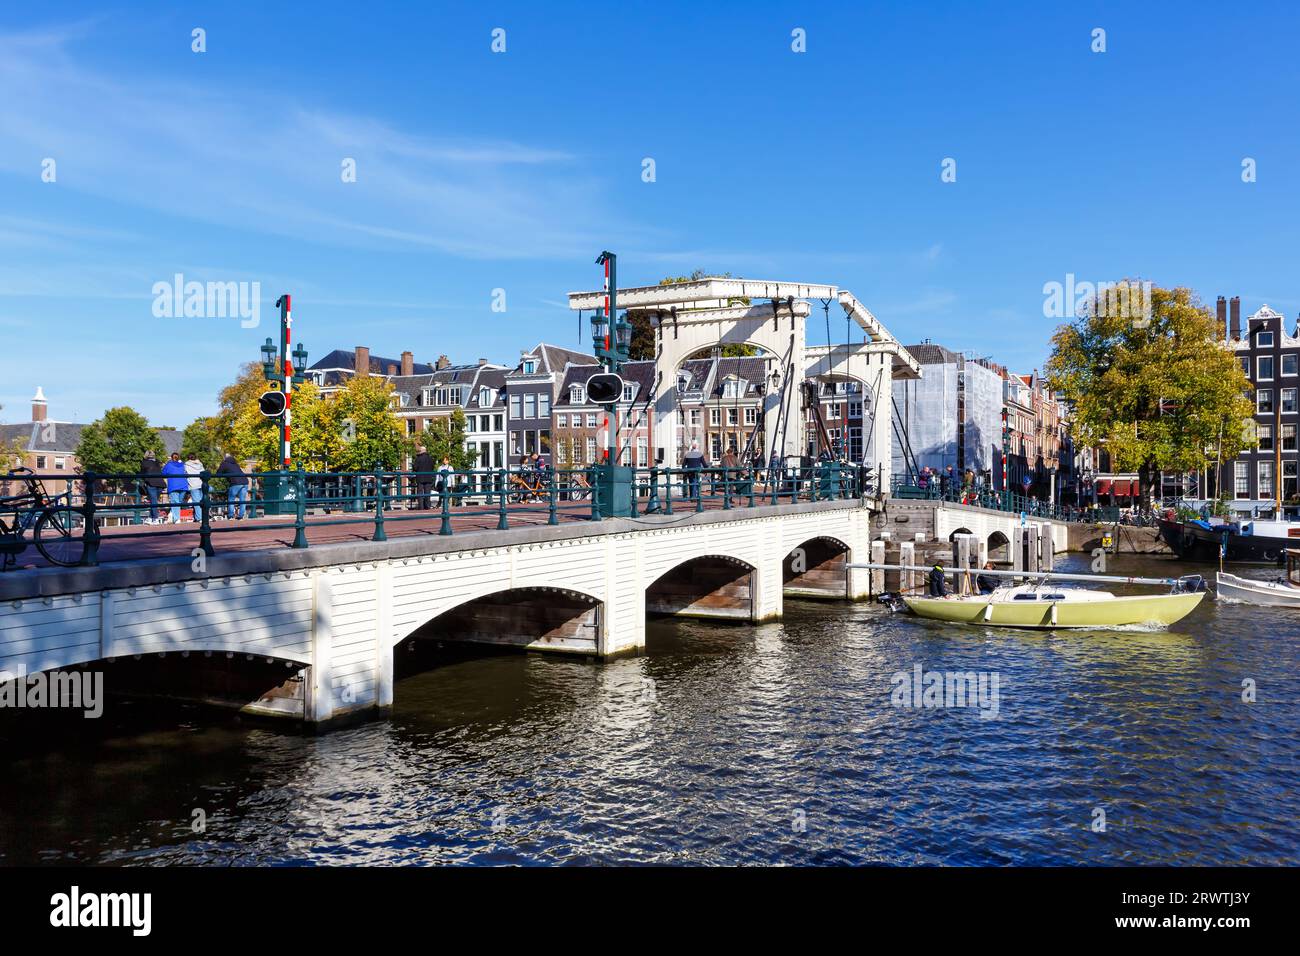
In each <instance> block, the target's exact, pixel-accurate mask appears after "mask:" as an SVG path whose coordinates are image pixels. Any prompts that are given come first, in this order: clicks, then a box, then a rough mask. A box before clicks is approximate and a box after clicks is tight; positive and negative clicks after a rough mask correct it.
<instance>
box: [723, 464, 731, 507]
mask: <svg viewBox="0 0 1300 956" xmlns="http://www.w3.org/2000/svg"><path fill="white" fill-rule="evenodd" d="M722 510H723V511H730V510H731V469H730V468H727V467H725V466H724V467H723V469H722Z"/></svg>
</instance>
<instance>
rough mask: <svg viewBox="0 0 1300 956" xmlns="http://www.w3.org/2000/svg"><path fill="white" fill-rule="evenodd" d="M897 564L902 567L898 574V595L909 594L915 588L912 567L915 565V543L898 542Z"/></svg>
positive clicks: (914, 574) (914, 573) (914, 576)
mask: <svg viewBox="0 0 1300 956" xmlns="http://www.w3.org/2000/svg"><path fill="white" fill-rule="evenodd" d="M898 563H899V564H901V565H902V566H903V568H902V570H901V571H899V572H898V590H899V593H900V594H911V593H912V589H913V588H914V587H916V572H915V571H913V570H912V565H913V564H915V563H916V542H914V541H900V542H898Z"/></svg>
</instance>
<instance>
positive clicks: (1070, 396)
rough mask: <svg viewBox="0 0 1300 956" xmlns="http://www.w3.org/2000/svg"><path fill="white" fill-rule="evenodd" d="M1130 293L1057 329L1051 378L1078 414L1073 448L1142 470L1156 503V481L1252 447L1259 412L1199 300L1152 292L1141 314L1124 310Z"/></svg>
mask: <svg viewBox="0 0 1300 956" xmlns="http://www.w3.org/2000/svg"><path fill="white" fill-rule="evenodd" d="M1135 286H1136V284H1135V283H1128V287H1129V288H1133V287H1135ZM1124 287H1125V283H1120V284H1119V287H1118V288H1113V289H1109V290H1103V291H1102V292H1101V293H1099V294H1098V295H1097V296H1095V297H1094V298H1093V300H1092V301H1091V302H1090V303H1089V304H1088V305H1087V306H1085V307H1084V309H1083V310H1081V314H1080V315H1079V317H1078V318H1076V319H1075V320H1074V321H1073V322H1071V323H1069V324H1067V325H1063V326H1061V327H1060V328H1058V329H1057V330H1056V333H1055V335H1053V337H1052V345H1053V351H1052V356H1051V358H1050V359H1049V360H1048V363H1047V378H1048V384H1049V385H1050V386H1051V387H1052V388H1053V389H1054V390H1056V391H1057V392H1059V393H1060V394H1061V396H1062V397H1063V398H1064V399H1065V400H1066V401H1068V402H1069V403H1070V404H1071V405H1072V406H1073V409H1074V413H1073V420H1072V421H1071V423H1070V429H1071V434H1072V437H1073V438H1074V441H1075V444H1076V445H1090V446H1093V447H1100V448H1103V449H1104V450H1105V451H1106V452H1107V453H1108V454H1109V455H1110V460H1111V465H1112V467H1114V468H1115V469H1117V470H1121V471H1136V472H1137V473H1138V475H1139V479H1140V482H1141V486H1142V491H1143V495H1144V496H1145V497H1147V498H1148V499H1149V498H1150V497H1151V488H1152V486H1153V485H1154V484H1155V482H1156V478H1157V475H1158V473H1159V472H1161V471H1170V472H1179V473H1182V472H1189V471H1197V470H1199V469H1200V468H1202V467H1203V466H1204V465H1205V464H1206V463H1207V461H1214V460H1219V461H1225V460H1228V459H1231V458H1233V457H1235V456H1236V455H1237V454H1238V452H1240V451H1241V450H1242V449H1243V448H1245V447H1248V446H1249V445H1250V443H1251V440H1250V437H1249V436H1250V432H1249V428H1250V422H1251V421H1252V416H1253V414H1254V403H1253V402H1252V400H1251V398H1250V397H1249V393H1250V388H1251V385H1250V382H1249V380H1248V379H1247V378H1246V375H1245V373H1244V372H1243V371H1242V368H1241V365H1240V364H1239V363H1238V361H1237V358H1236V356H1235V355H1234V354H1233V353H1232V352H1231V351H1229V350H1228V349H1227V347H1226V346H1225V345H1224V343H1223V330H1222V329H1220V328H1218V325H1217V322H1216V321H1215V318H1214V315H1213V314H1212V313H1211V311H1210V310H1209V309H1208V308H1207V307H1206V306H1205V305H1203V304H1202V303H1201V301H1200V299H1198V298H1197V296H1196V295H1195V293H1193V292H1192V291H1191V290H1190V289H1186V288H1174V289H1161V288H1154V287H1152V288H1151V290H1150V294H1149V296H1147V301H1148V303H1149V308H1148V309H1146V310H1144V311H1143V312H1142V313H1140V314H1138V313H1135V312H1134V311H1133V310H1132V309H1131V308H1127V307H1125V306H1126V305H1129V304H1131V303H1129V301H1128V300H1127V299H1126V298H1124V297H1123V296H1122V295H1121V291H1120V290H1121V289H1123V288H1124Z"/></svg>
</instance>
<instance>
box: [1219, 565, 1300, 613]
mask: <svg viewBox="0 0 1300 956" xmlns="http://www.w3.org/2000/svg"><path fill="white" fill-rule="evenodd" d="M1214 592H1215V596H1216V597H1218V599H1219V600H1220V601H1241V602H1243V603H1246V604H1265V605H1269V606H1271V607H1300V588H1297V587H1292V586H1291V585H1289V584H1275V583H1273V582H1270V581H1252V580H1250V579H1249V578H1239V577H1237V576H1236V575H1235V574H1225V573H1224V572H1222V571H1220V572H1219V573H1218V574H1216V575H1215V577H1214Z"/></svg>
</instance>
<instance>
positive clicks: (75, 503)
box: [0, 462, 869, 565]
mask: <svg viewBox="0 0 1300 956" xmlns="http://www.w3.org/2000/svg"><path fill="white" fill-rule="evenodd" d="M623 471H624V472H625V474H626V476H627V477H626V478H625V479H624V481H623V489H624V490H623V491H622V493H620V492H619V490H618V489H617V488H613V489H611V488H609V487H607V482H603V481H602V480H601V479H600V470H599V469H597V468H595V467H590V466H589V467H578V468H558V469H557V468H544V469H538V470H534V469H527V468H522V469H521V468H513V469H506V468H500V469H453V468H450V467H444V468H440V469H438V470H437V471H433V472H414V471H401V470H393V469H383V468H377V469H374V470H372V471H364V472H307V471H303V470H301V469H299V470H297V471H268V472H249V473H245V474H242V475H239V476H224V475H218V474H215V473H213V472H210V471H208V470H206V469H204V470H202V471H200V472H198V473H197V474H189V473H187V474H185V475H184V476H182V475H171V476H168V475H158V474H156V473H155V474H144V473H135V472H132V473H121V472H119V473H111V474H109V473H85V474H80V475H73V476H69V475H68V474H66V473H63V474H58V475H9V476H3V475H0V498H3V497H5V496H6V495H7V494H9V493H11V492H16V491H18V490H19V489H21V488H23V487H39V485H33V484H31V483H32V482H39V483H43V484H44V485H45V486H46V487H48V488H51V489H58V490H59V493H60V496H59V498H58V500H57V502H56V504H57V507H58V508H59V509H60V511H61V513H62V514H63V515H64V516H65V517H64V520H63V521H62V526H63V527H65V528H66V529H67V531H68V533H69V534H71V535H74V536H75V537H76V542H75V543H76V544H78V545H79V548H74V549H68V548H64V549H62V551H63V552H64V553H73V554H75V555H76V558H75V560H69V561H68V562H67V563H69V564H72V563H75V564H81V565H95V564H98V563H99V548H100V545H101V542H102V539H103V537H104V534H103V532H104V531H106V530H110V529H111V535H112V540H113V541H114V542H120V541H130V540H133V539H149V540H151V541H152V540H156V539H158V538H167V537H180V536H190V537H192V536H194V535H195V534H197V535H198V548H197V549H195V551H196V553H197V551H202V553H204V554H206V555H212V554H215V553H216V547H215V544H214V541H216V540H219V539H220V537H221V535H223V534H230V533H233V532H242V531H247V530H250V529H256V530H259V531H271V530H279V531H293V539H292V543H291V545H290V547H293V548H307V547H310V541H309V539H308V536H307V531H308V530H309V529H311V530H316V529H321V528H328V527H331V526H337V525H353V526H366V528H367V531H368V534H369V537H370V540H372V541H384V540H387V537H388V527H389V526H390V525H393V524H397V525H399V526H400V525H401V524H402V523H405V522H425V523H429V522H430V521H431V519H432V520H433V523H434V524H436V529H437V530H436V533H437V534H440V535H452V534H455V533H456V524H457V522H456V521H455V520H453V519H456V518H463V517H472V518H475V519H476V520H475V521H473V522H472V523H471V524H472V528H473V530H488V529H492V528H495V529H497V530H507V529H509V528H510V527H511V521H512V519H515V520H518V519H520V518H521V517H525V516H531V517H530V518H528V519H527V520H528V523H532V524H537V523H539V522H540V521H544V522H545V523H547V524H558V523H559V522H560V521H561V520H562V519H563V520H601V519H603V518H606V517H611V516H622V515H626V516H629V517H636V516H639V515H644V514H657V513H658V514H667V515H671V514H675V513H678V514H680V513H686V512H692V511H693V512H701V511H705V510H714V509H720V510H730V509H733V508H746V507H749V508H752V507H758V506H762V505H791V504H797V503H801V502H809V501H832V500H852V499H859V498H861V497H862V495H863V489H864V488H866V487H869V486H868V484H867V483H866V482H864V481H863V475H862V473H861V471H860V470H859V469H858V468H856V467H854V466H851V465H846V464H843V463H840V462H820V463H816V464H814V465H812V466H797V465H789V466H784V467H777V468H753V467H734V468H733V467H723V466H710V467H704V468H661V467H658V466H655V467H649V468H627V469H624V470H623ZM169 479H170V483H171V485H172V487H171V488H170V489H169V488H168V487H167V484H168V481H169ZM159 480H161V481H162V483H163V487H161V488H159V487H157V485H156V484H154V485H151V484H150V483H151V482H155V483H156V482H158V481H159ZM7 485H8V486H10V487H8V488H7V487H6V486H7ZM53 494H54V492H53V491H51V492H50V495H51V496H53ZM11 510H15V511H16V510H17V505H15V506H14V508H13V509H11ZM2 513H3V511H2V509H0V514H2ZM308 519H310V520H308ZM36 523H37V522H36V521H35V520H34V519H32V520H29V521H25V522H22V523H21V526H22V527H23V528H24V529H26V528H27V527H29V526H32V525H35V524H36ZM10 524H11V525H13V526H14V527H18V526H19V524H20V523H18V522H10ZM154 525H163V526H164V527H153V526H154ZM146 526H147V527H146ZM25 534H26V532H25V531H24V532H20V533H17V534H16V535H14V536H13V537H11V538H8V539H6V538H5V536H3V535H0V546H5V547H8V548H10V549H11V550H12V549H13V548H17V549H18V553H21V552H22V551H23V550H24V549H25V547H26V544H27V539H26V537H25Z"/></svg>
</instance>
